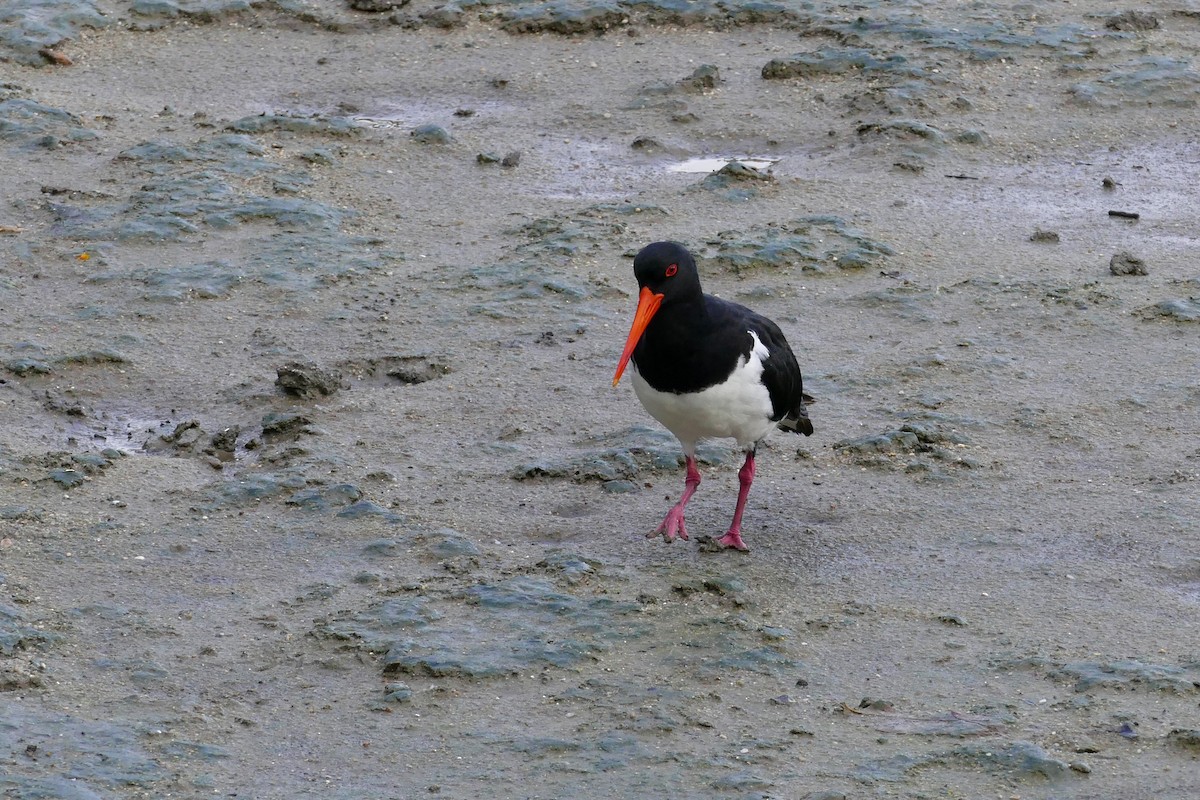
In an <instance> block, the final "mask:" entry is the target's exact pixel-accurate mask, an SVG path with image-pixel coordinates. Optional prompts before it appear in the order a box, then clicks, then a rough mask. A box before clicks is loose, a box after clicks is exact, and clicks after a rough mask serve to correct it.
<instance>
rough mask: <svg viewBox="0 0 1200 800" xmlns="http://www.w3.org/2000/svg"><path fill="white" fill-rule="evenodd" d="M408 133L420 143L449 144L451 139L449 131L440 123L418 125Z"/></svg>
mask: <svg viewBox="0 0 1200 800" xmlns="http://www.w3.org/2000/svg"><path fill="white" fill-rule="evenodd" d="M409 135H410V136H412V138H413V141H415V142H418V143H420V144H449V143H450V141H451V137H450V134H449V132H447V130H446V129H445V128H443V127H442V126H441V125H420V126H418V127H416V128H413V129H412V132H411V133H410V134H409Z"/></svg>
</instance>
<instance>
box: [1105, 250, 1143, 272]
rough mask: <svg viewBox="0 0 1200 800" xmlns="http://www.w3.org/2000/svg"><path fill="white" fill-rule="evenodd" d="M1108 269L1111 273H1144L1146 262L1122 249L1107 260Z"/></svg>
mask: <svg viewBox="0 0 1200 800" xmlns="http://www.w3.org/2000/svg"><path fill="white" fill-rule="evenodd" d="M1108 271H1109V272H1111V273H1112V274H1113V275H1146V274H1148V273H1147V272H1146V262H1145V261H1143V260H1142V259H1140V258H1138V257H1137V256H1135V255H1132V254H1131V253H1128V252H1126V251H1124V250H1122V251H1121V252H1119V253H1117V254H1116V255H1114V256H1113V257H1112V258H1111V259H1110V260H1109V262H1108Z"/></svg>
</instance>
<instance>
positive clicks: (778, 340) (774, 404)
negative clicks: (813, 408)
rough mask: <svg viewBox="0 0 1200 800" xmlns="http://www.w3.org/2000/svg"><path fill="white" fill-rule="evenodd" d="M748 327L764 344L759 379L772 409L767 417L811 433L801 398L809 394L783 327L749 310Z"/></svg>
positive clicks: (794, 430)
mask: <svg viewBox="0 0 1200 800" xmlns="http://www.w3.org/2000/svg"><path fill="white" fill-rule="evenodd" d="M749 328H750V330H752V331H754V333H755V334H757V336H758V338H759V341H761V342H762V343H763V345H764V346H765V347H766V348H767V358H766V360H765V361H764V362H763V375H762V381H763V383H764V384H766V387H767V391H768V392H769V393H770V395H771V408H772V410H773V411H774V413H773V414H772V415H771V419H772V420H773V421H775V422H777V423H779V428H780V429H781V430H785V431H791V432H792V433H803V434H804V435H805V436H812V432H813V425H812V421H811V420H809V418H808V410H807V409H806V408H805V407H804V403H805V401H806V400H809V399H811V398H809V397H808V395H806V394H805V393H804V379H803V377H801V375H800V364H799V363H798V362H797V361H796V354H795V353H793V352H792V348H791V347H789V346H788V343H787V339H785V338H784V336H783V331H781V330H780V329H779V326H778V325H776V324H775V323H774V322H772V321H771V320H769V319H767V318H766V317H763V316H759V315H758V314H753V313H752V316H751V318H750V320H749Z"/></svg>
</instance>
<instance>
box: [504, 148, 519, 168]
mask: <svg viewBox="0 0 1200 800" xmlns="http://www.w3.org/2000/svg"><path fill="white" fill-rule="evenodd" d="M520 163H521V152H520V151H519V150H513V151H511V152H508V153H505V154H504V158H502V159H500V166H502V167H507V168H509V169H511V168H513V167H515V166H517V165H518V164H520Z"/></svg>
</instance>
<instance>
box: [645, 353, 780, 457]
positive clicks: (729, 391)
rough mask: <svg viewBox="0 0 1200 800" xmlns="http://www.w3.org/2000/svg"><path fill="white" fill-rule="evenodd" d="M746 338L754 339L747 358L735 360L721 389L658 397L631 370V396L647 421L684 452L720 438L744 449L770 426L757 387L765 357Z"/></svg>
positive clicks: (767, 402)
mask: <svg viewBox="0 0 1200 800" xmlns="http://www.w3.org/2000/svg"><path fill="white" fill-rule="evenodd" d="M748 333H749V334H750V336H751V337H752V338H753V339H754V347H753V348H752V349H751V350H750V355H749V357H747V358H743V359H741V361H739V362H738V365H737V366H736V367H735V368H734V370H733V372H732V373H731V374H730V375H729V377H728V378H726V379H725V381H724V382H723V383H718V384H717V385H716V386H710V387H708V388H707V389H704V390H702V391H699V392H691V393H688V394H673V393H671V392H660V391H658V390H657V389H653V388H651V386H650V384H648V383H646V381H645V380H644V379H643V378H642V376H641V375H639V374H638V372H637V364H636V363H635V364H633V368H634V371H633V390H634V392H636V393H637V396H638V400H641V401H642V405H643V406H644V407H645V409H646V410H647V411H649V412H650V416H652V417H654V418H655V419H656V420H658V421H659V422H661V423H662V424H663V426H664V427H665V428H666V429H667V430H669V431H670V432H671V433H673V434H675V436H676V438H678V439H679V441H680V442H681V443H682V444H683V447H684V450H685V451H686V452H688V453H691V452H693V451H694V450H695V447H696V442H697V441H699V440H700V439H713V438H725V437H732V438H734V439H737V443H738V445H739V446H740V447H742V448H743V449H745V448H749V447H751V446H753V445H754V443H755V442H757V441H758V440H759V439H761V438H763V437H764V436H766V434H767V431H769V430H771V427H772V426H773V425H774V423H772V422H771V411H772V409H771V395H770V393H769V392H768V391H767V387H766V386H765V385H764V384H763V382H762V373H763V361H764V360H765V359H766V358H767V356H768V355H769V351H768V350H767V348H766V345H764V344H763V343H762V341H761V340H760V339H759V338H758V335H757V334H756V333H754V331H748Z"/></svg>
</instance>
